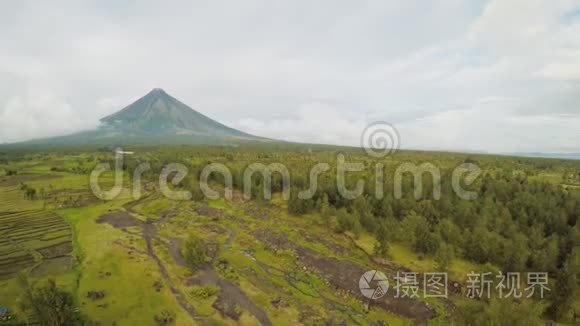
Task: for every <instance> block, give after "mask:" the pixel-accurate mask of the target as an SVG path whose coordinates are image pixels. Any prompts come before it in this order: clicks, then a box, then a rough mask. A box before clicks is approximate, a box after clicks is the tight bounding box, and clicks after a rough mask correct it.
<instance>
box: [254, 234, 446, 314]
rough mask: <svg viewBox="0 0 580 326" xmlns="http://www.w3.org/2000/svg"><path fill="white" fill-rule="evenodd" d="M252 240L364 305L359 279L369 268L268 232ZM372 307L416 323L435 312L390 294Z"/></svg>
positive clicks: (419, 302)
mask: <svg viewBox="0 0 580 326" xmlns="http://www.w3.org/2000/svg"><path fill="white" fill-rule="evenodd" d="M254 236H255V237H256V238H257V239H258V240H260V241H262V242H263V243H264V244H266V245H267V246H269V247H271V248H272V249H291V250H294V251H295V252H296V254H297V259H298V262H299V263H300V264H303V265H304V267H306V268H308V269H310V270H312V271H313V272H315V273H317V274H318V275H319V276H320V277H322V278H323V279H325V280H326V281H327V282H328V283H329V284H331V285H333V286H334V287H336V288H338V289H342V290H345V291H348V292H350V293H351V294H352V295H354V296H356V297H358V298H360V299H361V300H363V301H365V302H366V301H368V299H366V298H365V297H364V296H362V294H361V292H360V289H359V279H360V277H361V276H362V275H363V274H364V273H365V272H366V271H367V270H369V269H373V268H365V267H362V266H359V265H357V264H355V263H353V262H351V261H348V260H339V259H336V258H332V257H326V256H323V255H322V254H320V253H318V252H316V251H314V250H311V249H309V248H305V247H302V246H299V245H297V244H295V243H293V242H291V241H289V240H288V239H287V237H286V235H284V234H274V233H272V230H268V229H263V230H258V231H255V232H254ZM373 305H374V306H377V307H379V308H381V309H383V310H386V311H389V312H392V313H394V314H397V315H400V316H403V317H407V318H410V319H414V320H415V321H417V322H420V323H424V322H426V321H427V320H429V319H431V318H433V317H435V316H436V313H435V310H434V309H433V308H432V307H430V306H428V305H427V304H426V303H424V302H422V301H419V300H414V299H410V298H395V292H394V291H388V292H387V294H386V295H385V296H384V297H382V298H381V299H380V300H376V301H373Z"/></svg>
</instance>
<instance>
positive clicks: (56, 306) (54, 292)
mask: <svg viewBox="0 0 580 326" xmlns="http://www.w3.org/2000/svg"><path fill="white" fill-rule="evenodd" d="M19 283H20V286H21V287H22V296H21V297H20V299H19V309H18V310H19V311H21V312H22V313H32V315H33V316H34V319H35V320H36V321H37V322H38V324H40V325H42V326H68V325H82V324H83V320H82V318H81V316H80V315H79V314H78V313H77V311H78V309H77V307H76V305H75V302H74V299H73V296H72V294H71V293H69V292H67V291H64V290H62V289H59V288H58V287H57V286H56V283H55V282H54V280H52V279H51V280H48V283H47V284H46V285H44V286H41V287H34V286H33V285H32V284H30V282H29V281H28V278H27V277H26V276H25V275H21V276H20V277H19ZM23 319H25V320H26V321H27V323H28V319H27V317H26V316H23Z"/></svg>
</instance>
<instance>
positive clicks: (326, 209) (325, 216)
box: [320, 194, 330, 227]
mask: <svg viewBox="0 0 580 326" xmlns="http://www.w3.org/2000/svg"><path fill="white" fill-rule="evenodd" d="M320 216H321V217H322V223H323V224H324V225H325V226H326V227H330V205H329V204H328V196H327V195H326V194H324V195H323V196H322V201H321V203H320Z"/></svg>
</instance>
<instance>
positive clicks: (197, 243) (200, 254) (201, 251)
mask: <svg viewBox="0 0 580 326" xmlns="http://www.w3.org/2000/svg"><path fill="white" fill-rule="evenodd" d="M182 255H183V258H184V259H185V262H186V263H187V266H189V268H190V269H191V270H192V271H194V272H195V271H197V270H198V269H199V268H200V267H201V265H202V264H203V263H204V262H205V246H204V244H203V241H201V239H199V238H197V237H195V236H193V235H192V236H190V237H189V239H188V240H187V242H186V243H185V246H184V248H183V251H182Z"/></svg>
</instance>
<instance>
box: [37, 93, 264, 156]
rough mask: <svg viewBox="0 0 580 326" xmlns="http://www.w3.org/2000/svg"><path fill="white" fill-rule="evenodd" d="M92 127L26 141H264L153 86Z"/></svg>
mask: <svg viewBox="0 0 580 326" xmlns="http://www.w3.org/2000/svg"><path fill="white" fill-rule="evenodd" d="M100 122H101V125H100V126H99V127H98V128H97V129H95V130H88V131H82V132H78V133H75V134H73V135H68V136H60V137H52V138H45V139H38V140H32V141H28V142H26V143H28V144H55V145H66V144H79V145H80V144H100V145H119V146H122V145H140V144H142V145H161V144H192V145H193V144H207V145H235V144H238V143H244V142H254V141H257V142H267V141H270V140H269V139H267V138H262V137H257V136H253V135H250V134H247V133H245V132H243V131H240V130H237V129H234V128H230V127H228V126H226V125H224V124H221V123H219V122H217V121H215V120H213V119H211V118H209V117H207V116H205V115H203V114H201V113H199V112H197V111H195V110H194V109H192V108H190V107H189V106H187V105H185V104H184V103H182V102H181V101H179V100H177V99H176V98H174V97H172V96H171V95H169V94H167V93H166V92H165V91H164V90H163V89H161V88H155V89H153V90H151V91H150V92H149V93H147V94H146V95H145V96H143V97H141V98H140V99H138V100H137V101H135V102H133V103H132V104H130V105H128V106H127V107H125V108H123V109H121V110H120V111H118V112H116V113H114V114H111V115H109V116H107V117H104V118H102V119H101V120H100Z"/></svg>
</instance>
